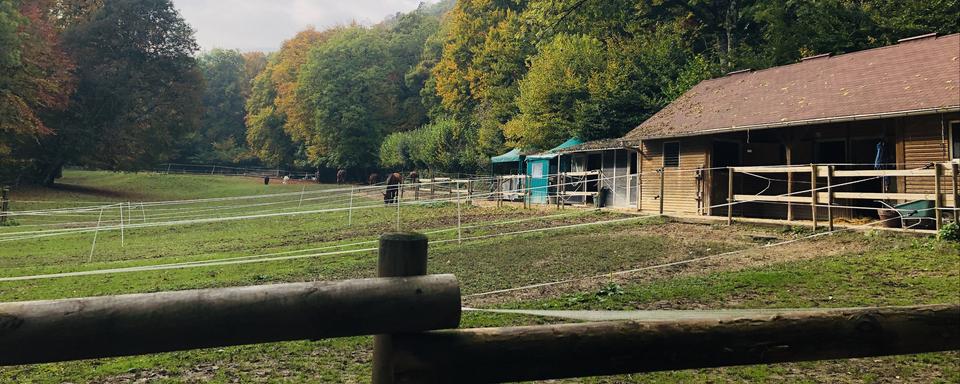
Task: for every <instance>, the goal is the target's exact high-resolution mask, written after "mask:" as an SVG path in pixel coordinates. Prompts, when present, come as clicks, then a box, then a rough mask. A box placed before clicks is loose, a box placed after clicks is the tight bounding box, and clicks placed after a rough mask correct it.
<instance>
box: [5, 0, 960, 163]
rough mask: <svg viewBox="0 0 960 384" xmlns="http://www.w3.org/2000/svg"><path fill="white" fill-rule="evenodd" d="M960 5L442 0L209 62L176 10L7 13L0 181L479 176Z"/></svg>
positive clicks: (949, 22)
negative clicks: (163, 174) (730, 82)
mask: <svg viewBox="0 0 960 384" xmlns="http://www.w3.org/2000/svg"><path fill="white" fill-rule="evenodd" d="M958 18H960V0H930V1H923V2H919V1H897V0H860V1H852V0H819V1H800V0H715V1H703V0H460V1H454V0H445V1H441V2H439V3H437V4H433V5H426V4H424V5H421V6H420V7H419V8H418V9H416V10H414V11H412V12H409V13H397V14H395V15H392V16H390V17H388V18H387V19H386V20H384V21H383V22H381V23H379V24H375V25H360V24H349V25H339V26H334V27H331V28H327V29H323V30H316V29H313V28H310V29H307V30H304V31H302V32H300V33H298V34H296V35H295V36H292V37H291V38H290V40H288V41H286V42H284V43H283V45H282V47H281V49H280V50H279V51H277V52H273V53H270V54H264V53H259V52H239V51H236V50H229V49H213V50H210V51H209V52H204V53H202V54H200V55H196V51H197V49H198V47H197V45H196V43H195V42H194V38H193V31H192V30H191V28H190V26H189V25H187V23H186V22H184V20H183V19H182V17H181V16H180V14H179V13H178V12H177V11H176V9H175V8H174V6H173V4H172V2H171V0H56V1H54V0H8V1H3V2H0V168H2V169H3V171H2V172H0V178H2V179H3V181H8V180H15V179H18V178H19V179H24V178H26V179H33V180H37V181H42V182H51V181H52V180H53V179H54V178H55V177H56V176H57V174H58V173H59V169H60V168H62V167H63V166H64V165H65V164H81V165H86V166H95V167H101V168H107V169H115V170H134V169H144V168H149V167H151V166H154V165H156V164H157V163H159V162H162V161H170V160H180V161H191V162H208V163H209V162H215V163H251V162H259V163H261V164H263V165H269V166H283V167H294V168H296V167H301V168H306V167H311V168H312V167H353V168H377V167H386V168H392V169H399V168H429V169H433V170H438V171H454V170H456V171H474V170H478V169H481V168H484V167H485V166H486V165H487V164H486V162H487V159H488V158H489V156H491V155H496V154H500V153H502V152H504V151H506V150H507V149H509V148H515V147H521V148H524V149H546V148H550V147H553V146H555V145H557V144H559V143H560V142H562V141H564V140H566V139H567V138H569V137H571V136H576V137H579V138H580V139H583V140H591V139H601V138H614V137H619V136H621V135H623V134H624V133H625V132H627V131H629V130H630V129H632V128H634V127H635V126H637V125H638V124H640V123H641V122H642V121H644V120H645V119H647V118H648V117H650V116H651V115H652V114H654V113H656V112H657V111H658V110H660V109H661V108H663V107H664V106H666V105H667V104H668V103H670V102H671V101H672V100H674V99H675V98H677V97H679V96H680V95H682V94H683V93H684V92H685V91H686V90H688V89H689V88H690V87H692V86H693V85H695V84H697V83H698V82H700V81H702V80H704V79H708V78H711V77H715V76H718V75H721V74H723V73H725V72H728V71H732V70H737V69H745V68H752V69H762V68H768V67H771V66H776V65H783V64H789V63H794V62H796V61H797V60H799V59H800V58H802V57H805V56H809V55H812V54H819V53H834V54H839V53H845V52H851V51H857V50H862V49H868V48H873V47H879V46H883V45H889V44H894V43H896V41H897V40H898V39H900V38H904V37H909V36H916V35H920V34H924V33H930V32H937V33H940V34H950V33H956V32H957V31H958V30H960V26H958V24H957V22H956V20H957V19H958Z"/></svg>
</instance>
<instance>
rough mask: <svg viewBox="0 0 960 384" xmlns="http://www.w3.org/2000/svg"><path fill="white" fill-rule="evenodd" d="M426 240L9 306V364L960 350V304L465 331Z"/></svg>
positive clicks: (717, 361) (581, 367)
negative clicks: (334, 344)
mask: <svg viewBox="0 0 960 384" xmlns="http://www.w3.org/2000/svg"><path fill="white" fill-rule="evenodd" d="M426 274H427V238H426V237H425V236H423V235H420V234H413V233H396V234H387V235H384V236H383V237H382V238H381V240H380V255H379V261H378V276H379V277H378V278H376V279H363V280H347V281H339V282H317V283H296V284H279V285H267V286H255V287H242V288H221V289H205V290H193V291H180V292H162V293H151V294H135V295H122V296H107V297H95V298H84V299H68V300H52V301H33V302H19V303H6V304H0V365H18V364H35V363H47V362H57V361H66V360H77V359H88V358H102V357H113V356H127V355H139V354H148V353H158V352H167V351H176V350H186V349H195V348H208V347H223V346H230V345H243V344H252V343H266V342H276V341H287V340H316V339H321V338H330V337H346V336H359V335H376V336H375V337H374V361H373V373H372V375H373V382H374V383H376V384H384V383H493V382H507V381H522V380H540V379H555V378H568V377H584V376H594V375H611V374H623V373H633V372H650V371H663V370H678V369H689V368H706V367H721V366H735V365H746V364H770V363H782V362H791V361H809V360H820V359H840V358H853V357H867V356H884V355H897V354H910V353H921V352H938V351H947V350H957V349H960V305H956V304H954V305H931V306H919V307H899V308H856V309H811V310H809V311H799V312H798V311H793V312H785V313H775V314H771V313H770V312H763V313H760V312H757V313H752V314H746V315H743V316H740V315H737V316H734V317H733V318H730V317H729V316H727V317H717V316H716V315H715V314H714V315H710V314H709V313H705V315H703V316H689V315H688V316H684V318H683V319H670V320H651V321H608V322H592V323H580V324H562V325H539V326H529V327H508V328H484V329H456V328H457V327H458V326H459V321H460V315H461V301H460V299H461V296H460V289H459V285H458V283H457V280H456V278H455V277H454V276H451V275H426Z"/></svg>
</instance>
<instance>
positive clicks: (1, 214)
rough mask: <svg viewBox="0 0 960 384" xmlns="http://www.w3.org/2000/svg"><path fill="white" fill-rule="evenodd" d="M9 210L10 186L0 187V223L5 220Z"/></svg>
mask: <svg viewBox="0 0 960 384" xmlns="http://www.w3.org/2000/svg"><path fill="white" fill-rule="evenodd" d="M8 211H10V187H7V186H4V187H3V188H0V224H3V223H6V222H7V212H8Z"/></svg>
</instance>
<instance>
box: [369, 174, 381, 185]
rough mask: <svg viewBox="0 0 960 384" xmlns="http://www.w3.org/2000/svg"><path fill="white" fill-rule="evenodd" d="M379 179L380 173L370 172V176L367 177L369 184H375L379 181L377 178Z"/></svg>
mask: <svg viewBox="0 0 960 384" xmlns="http://www.w3.org/2000/svg"><path fill="white" fill-rule="evenodd" d="M379 179H380V174H378V173H371V174H370V177H367V184H369V185H374V184H376V183H377V180H379Z"/></svg>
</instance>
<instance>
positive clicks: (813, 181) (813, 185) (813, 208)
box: [810, 164, 817, 231]
mask: <svg viewBox="0 0 960 384" xmlns="http://www.w3.org/2000/svg"><path fill="white" fill-rule="evenodd" d="M810 219H811V220H813V230H814V231H816V230H817V165H816V164H810Z"/></svg>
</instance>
